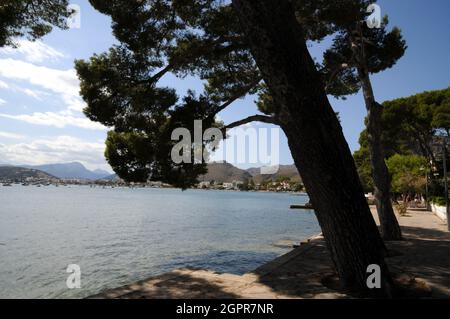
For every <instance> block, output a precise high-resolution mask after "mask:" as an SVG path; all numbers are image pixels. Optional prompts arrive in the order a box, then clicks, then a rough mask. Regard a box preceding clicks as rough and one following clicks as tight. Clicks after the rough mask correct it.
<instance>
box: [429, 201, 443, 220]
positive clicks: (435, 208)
mask: <svg viewBox="0 0 450 319" xmlns="http://www.w3.org/2000/svg"><path fill="white" fill-rule="evenodd" d="M431 211H432V212H433V213H435V214H436V216H437V217H439V218H440V219H442V220H447V211H446V208H445V206H438V205H436V204H433V203H432V204H431Z"/></svg>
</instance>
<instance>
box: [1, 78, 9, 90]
mask: <svg viewBox="0 0 450 319" xmlns="http://www.w3.org/2000/svg"><path fill="white" fill-rule="evenodd" d="M8 88H9V85H8V83H6V82H3V81H1V80H0V89H8Z"/></svg>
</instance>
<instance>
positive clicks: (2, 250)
mask: <svg viewBox="0 0 450 319" xmlns="http://www.w3.org/2000/svg"><path fill="white" fill-rule="evenodd" d="M305 201H306V197H304V196H295V195H290V194H273V193H251V192H227V191H204V190H188V191H185V192H182V191H180V190H175V189H128V188H114V189H111V188H109V189H101V188H89V187H79V186H72V187H54V186H49V187H41V188H38V187H34V186H29V187H23V186H14V187H1V186H0V298H66V297H70V298H71V297H77V298H78V297H85V296H89V295H91V294H94V293H98V292H100V291H102V290H104V289H106V288H113V287H117V286H120V285H123V284H127V283H131V282H133V281H136V280H140V279H144V278H146V277H149V276H152V275H155V274H159V273H162V272H166V271H169V270H172V269H175V268H180V267H185V266H194V267H203V268H208V269H211V270H215V271H220V272H231V273H235V274H242V273H245V272H247V271H250V270H253V269H255V268H256V267H258V266H259V265H261V264H263V263H265V262H267V261H269V260H271V259H273V258H274V257H276V256H279V255H281V254H283V253H286V252H287V251H289V250H290V245H292V243H293V242H298V241H300V240H301V239H304V238H306V237H308V236H311V235H313V234H316V233H318V232H319V231H320V230H319V227H318V224H317V221H316V219H315V216H314V214H313V213H311V212H304V211H299V210H290V209H289V205H291V204H298V203H304V202H305ZM69 264H78V265H80V267H81V273H82V274H81V286H82V287H81V289H72V290H69V289H68V288H67V287H66V279H67V276H68V274H67V273H66V268H67V266H68V265H69Z"/></svg>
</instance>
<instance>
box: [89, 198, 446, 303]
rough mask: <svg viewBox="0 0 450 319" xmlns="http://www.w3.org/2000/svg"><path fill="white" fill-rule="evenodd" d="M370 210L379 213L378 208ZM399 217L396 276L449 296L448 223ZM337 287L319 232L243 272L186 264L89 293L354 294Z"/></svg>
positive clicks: (421, 291) (392, 264)
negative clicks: (143, 278) (191, 266)
mask: <svg viewBox="0 0 450 319" xmlns="http://www.w3.org/2000/svg"><path fill="white" fill-rule="evenodd" d="M371 210H372V212H373V213H375V208H374V207H371ZM398 217H399V220H400V223H401V227H402V230H403V233H404V237H405V240H403V241H399V242H388V243H387V246H388V248H389V250H390V251H391V252H393V254H392V256H389V257H388V258H387V263H388V265H389V268H390V269H391V272H392V274H393V276H394V279H395V281H396V282H397V283H398V284H399V285H401V287H404V288H405V291H407V292H408V293H409V292H410V291H413V293H414V295H413V297H425V298H430V297H431V298H445V299H448V298H450V269H449V268H448V265H449V264H450V254H448V251H449V249H450V233H449V232H448V231H446V229H445V224H444V223H442V221H441V220H439V218H438V217H436V216H435V215H434V214H432V213H431V212H425V211H408V215H407V216H398ZM375 219H376V220H377V218H375ZM335 287H336V276H335V274H334V271H333V266H332V262H331V258H330V256H329V253H328V250H327V249H326V245H325V241H324V239H323V237H322V236H319V235H315V236H312V237H310V238H308V239H307V240H305V241H304V242H302V244H301V245H300V246H299V247H298V248H294V249H292V250H291V251H289V252H287V253H286V254H284V255H281V256H279V257H277V258H275V259H274V260H272V261H269V262H267V263H265V264H263V265H261V266H260V267H258V268H256V269H255V270H254V271H251V272H249V273H246V274H244V275H242V276H238V275H233V274H228V273H215V272H212V271H208V270H205V269H192V268H183V269H177V270H174V271H172V272H169V273H164V274H161V275H158V276H154V277H150V278H147V279H145V280H142V281H139V282H135V283H131V284H129V285H125V286H121V287H118V288H114V289H109V290H106V291H103V292H100V293H99V294H95V295H92V296H89V297H88V298H92V299H105V298H107V299H109V298H125V299H129V298H131V299H134V298H155V299H158V298H174V299H177V298H185V299H195V298H212V299H214V298H233V299H240V298H249V299H252V298H264V299H274V298H275V299H278V298H283V299H284V298H312V299H322V298H325V299H335V298H354V296H352V295H350V294H347V293H345V292H342V291H339V290H336V289H335ZM407 297H408V295H407ZM410 297H411V296H410Z"/></svg>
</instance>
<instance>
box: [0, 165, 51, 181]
mask: <svg viewBox="0 0 450 319" xmlns="http://www.w3.org/2000/svg"><path fill="white" fill-rule="evenodd" d="M26 178H37V179H38V178H42V179H56V177H55V176H52V175H50V174H47V173H45V172H43V171H40V170H37V169H31V168H25V167H16V166H0V179H1V180H24V179H26Z"/></svg>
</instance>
